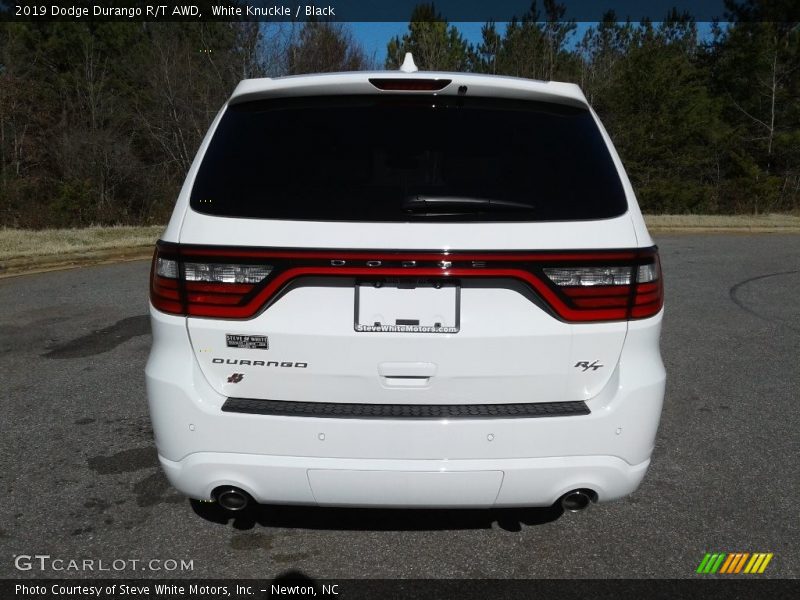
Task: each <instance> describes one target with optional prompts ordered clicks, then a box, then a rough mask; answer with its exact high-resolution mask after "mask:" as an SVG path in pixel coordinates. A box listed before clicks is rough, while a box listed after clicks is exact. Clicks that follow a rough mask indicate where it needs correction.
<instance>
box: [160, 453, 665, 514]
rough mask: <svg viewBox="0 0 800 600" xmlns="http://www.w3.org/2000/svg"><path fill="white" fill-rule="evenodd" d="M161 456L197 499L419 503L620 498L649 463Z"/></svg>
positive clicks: (177, 482) (171, 475)
mask: <svg viewBox="0 0 800 600" xmlns="http://www.w3.org/2000/svg"><path fill="white" fill-rule="evenodd" d="M160 460H161V466H162V467H163V469H164V472H165V473H166V475H167V478H168V479H169V481H170V483H171V484H172V485H173V486H174V487H175V488H176V489H178V490H179V491H181V492H182V493H184V494H186V495H187V496H191V497H194V498H201V499H207V498H209V497H210V495H211V492H212V491H213V490H214V488H216V487H217V486H221V485H225V484H228V485H231V484H233V485H236V486H237V487H240V488H242V489H243V490H245V491H246V492H248V493H249V494H250V495H251V496H252V497H253V498H254V499H255V500H257V501H258V502H262V503H271V504H310V505H315V504H316V505H320V506H374V507H378V506H380V507H417V508H423V507H437V508H448V507H449V508H467V507H471V508H480V507H483V508H489V507H509V506H549V505H551V504H552V503H553V502H555V500H556V499H558V498H559V497H560V496H561V495H562V494H564V493H566V492H568V491H570V490H573V489H576V488H588V489H592V490H594V491H595V492H597V495H598V497H599V498H600V499H602V500H615V499H617V498H621V497H623V496H626V495H627V494H630V493H631V492H633V491H634V490H635V489H636V488H637V486H638V485H639V482H641V480H642V478H643V477H644V474H645V472H646V471H647V467H648V465H649V463H650V461H649V460H646V461H644V462H642V463H640V464H638V465H629V464H628V463H626V462H625V461H624V460H622V459H620V458H616V457H614V456H566V457H550V458H516V459H490V460H377V459H345V458H335V459H329V458H316V457H297V456H264V455H258V454H227V453H217V452H198V453H195V454H191V455H189V456H187V457H186V458H184V459H183V460H181V461H178V462H173V461H171V460H167V459H165V458H164V457H160Z"/></svg>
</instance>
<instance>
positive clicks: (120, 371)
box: [0, 234, 800, 578]
mask: <svg viewBox="0 0 800 600" xmlns="http://www.w3.org/2000/svg"><path fill="white" fill-rule="evenodd" d="M657 242H658V244H659V246H660V248H661V257H662V263H663V270H664V277H665V282H666V303H667V304H666V306H667V308H666V315H665V320H664V329H663V336H662V344H661V346H662V353H663V357H664V362H665V364H666V368H667V373H668V383H667V397H666V402H665V408H664V413H663V418H662V422H661V427H660V430H659V434H658V440H657V445H656V450H655V453H654V456H653V461H652V464H651V467H650V470H649V472H648V474H647V476H646V478H645V480H644V482H643V484H642V486H641V487H640V488H639V490H638V491H637V492H636V493H634V494H633V495H632V496H630V497H629V498H627V499H625V500H621V501H617V502H613V503H609V504H601V505H595V506H592V507H591V508H590V509H589V510H587V511H584V512H582V513H578V514H564V515H561V514H559V511H554V510H548V509H539V510H503V511H499V510H497V511H430V510H425V511H420V510H417V511H411V510H408V511H402V510H366V509H359V510H356V509H353V510H351V509H320V508H313V507H273V506H269V507H261V508H260V509H259V510H257V511H253V512H250V513H248V514H247V515H245V516H243V517H241V518H237V519H228V518H226V517H225V516H224V515H222V514H220V513H218V512H217V511H215V510H214V509H213V508H212V507H209V506H207V505H201V504H198V503H192V502H189V501H188V500H187V499H185V498H183V497H182V496H181V495H180V494H178V493H177V492H176V491H174V490H173V489H172V488H170V486H169V484H168V483H167V481H166V479H165V478H164V476H163V475H162V474H161V471H160V470H159V468H158V464H157V458H156V453H155V449H154V445H153V439H152V429H151V426H150V421H149V417H148V413H147V403H146V399H145V390H144V373H143V370H144V364H145V361H146V359H147V354H148V351H149V346H150V327H149V321H148V318H147V316H146V314H147V286H148V281H147V279H148V270H149V262H147V261H138V262H129V263H123V264H117V265H110V266H96V267H87V268H82V269H74V270H69V271H57V272H51V273H43V274H38V275H28V276H22V277H15V278H10V279H5V280H1V281H0V307H2V311H0V381H1V382H2V390H3V391H2V394H0V402H1V404H0V409H1V410H2V418H0V490H2V496H3V502H2V503H0V577H14V578H16V577H33V576H35V577H83V578H85V577H93V576H97V577H108V576H109V575H119V576H124V577H141V576H155V577H161V576H172V577H204V578H205V577H226V578H267V577H274V576H275V575H277V574H280V573H283V572H286V571H288V570H297V571H301V572H303V573H305V574H307V575H309V576H310V577H315V578H316V577H320V578H321V577H335V578H361V577H373V578H381V577H386V578H395V577H404V578H417V577H419V578H423V577H425V578H427V577H433V578H453V577H465V578H510V577H515V578H527V577H600V578H605V577H615V578H618V577H677V578H682V577H696V575H694V571H695V569H696V568H697V565H698V563H699V562H700V560H701V559H702V557H703V555H704V554H705V553H706V552H712V551H721V552H733V551H742V552H773V553H774V558H773V560H772V562H771V563H770V565H769V567H768V569H767V571H766V572H765V574H764V575H763V576H764V577H767V576H769V577H793V578H796V577H798V576H800V532H799V531H798V526H799V525H800V521H799V520H798V516H799V515H800V511H798V497H799V496H800V460H799V459H800V433H799V432H800V417H799V416H798V415H799V414H800V411H799V410H798V405H799V404H800V236H797V235H744V234H741V235H722V234H712V235H704V236H698V235H673V236H661V237H659V238H658V239H657ZM35 554H40V555H42V554H44V555H49V556H50V557H51V559H63V560H65V561H69V560H72V559H86V558H88V559H92V560H95V561H96V562H95V563H93V566H94V569H87V570H84V569H80V570H65V571H54V570H52V569H50V568H48V569H45V570H44V571H42V570H40V569H38V567H37V565H34V567H33V568H32V569H30V570H22V571H21V570H18V568H17V566H18V563H19V561H15V556H19V555H21V556H25V555H35ZM120 559H123V560H126V561H129V562H128V564H129V565H131V564H134V563H131V562H130V561H141V562H138V563H135V564H136V567H135V568H128V567H127V566H126V567H125V568H123V569H122V570H120V571H116V570H112V571H111V572H107V571H106V572H100V571H98V570H97V568H98V567H99V564H100V563H99V561H103V564H104V565H105V566H106V567H108V566H109V565H111V564H112V561H114V560H120ZM151 560H160V561H162V562H161V563H152V564H150V566H152V567H154V568H156V567H159V566H161V570H157V571H142V570H141V569H142V566H143V565H148V564H149V561H151ZM170 560H174V561H176V563H177V564H178V565H180V563H181V561H184V563H188V562H189V561H191V568H189V566H188V565H187V566H186V568H185V569H184V570H181V568H180V567H179V566H178V567H177V568H176V569H175V570H170V571H168V570H167V568H172V567H173V566H175V565H173V563H172V562H168V561H170ZM65 564H68V563H65ZM116 564H117V565H120V564H121V563H119V562H118V563H116ZM22 565H23V566H24V565H25V562H24V561H23V563H22ZM144 568H145V569H148V568H149V567H148V566H145V567H144Z"/></svg>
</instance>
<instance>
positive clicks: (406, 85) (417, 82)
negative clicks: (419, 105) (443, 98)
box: [369, 77, 453, 92]
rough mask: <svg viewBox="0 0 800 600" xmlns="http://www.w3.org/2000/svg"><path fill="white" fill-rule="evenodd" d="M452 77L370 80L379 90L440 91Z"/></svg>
mask: <svg viewBox="0 0 800 600" xmlns="http://www.w3.org/2000/svg"><path fill="white" fill-rule="evenodd" d="M452 81H453V80H452V79H408V78H405V77H396V78H391V79H388V78H375V77H372V78H370V80H369V82H370V83H371V84H372V85H374V86H375V87H376V88H378V89H379V90H385V91H402V92H438V91H439V90H443V89H444V88H446V87H447V86H448V85H450V83H451V82H452Z"/></svg>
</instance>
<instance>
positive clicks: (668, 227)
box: [644, 214, 800, 232]
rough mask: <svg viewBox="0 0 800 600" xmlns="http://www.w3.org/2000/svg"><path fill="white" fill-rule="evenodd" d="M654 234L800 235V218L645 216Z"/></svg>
mask: <svg viewBox="0 0 800 600" xmlns="http://www.w3.org/2000/svg"><path fill="white" fill-rule="evenodd" d="M644 219H645V221H646V222H647V227H648V228H649V229H651V230H653V231H722V232H724V231H753V232H761V231H763V232H800V216H798V215H786V214H779V215H776V214H772V215H645V217H644Z"/></svg>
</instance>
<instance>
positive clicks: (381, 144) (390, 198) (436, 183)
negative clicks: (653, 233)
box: [191, 95, 627, 222]
mask: <svg viewBox="0 0 800 600" xmlns="http://www.w3.org/2000/svg"><path fill="white" fill-rule="evenodd" d="M191 206H192V208H193V209H194V210H196V211H199V212H202V213H207V214H212V215H220V216H228V217H250V218H265V219H291V220H315V221H395V222H397V221H438V222H442V221H444V222H463V221H549V220H559V221H561V220H584V219H602V218H609V217H614V216H618V215H621V214H623V213H624V212H625V211H626V210H627V203H626V200H625V194H624V191H623V188H622V185H621V183H620V180H619V176H618V174H617V171H616V168H615V167H614V164H613V162H612V159H611V156H610V155H609V152H608V149H607V148H606V145H605V143H604V141H603V138H602V136H601V134H600V131H599V130H598V128H597V126H596V124H595V123H594V120H593V119H592V116H591V114H590V113H589V111H588V110H585V109H581V108H573V107H568V106H563V105H558V104H552V103H541V102H529V101H510V100H499V99H486V98H463V97H441V96H432V95H424V96H420V95H417V96H409V95H381V96H377V95H376V96H357V97H350V96H334V97H330V96H327V97H317V98H296V99H280V100H260V101H251V102H245V103H241V104H235V105H232V106H229V107H228V109H227V111H226V112H225V114H224V116H223V117H222V120H221V121H220V123H219V126H218V128H217V131H216V133H215V134H214V137H213V139H212V140H211V143H210V145H209V147H208V150H207V152H206V154H205V156H204V158H203V161H202V164H201V165H200V169H199V172H198V174H197V177H196V179H195V182H194V187H193V189H192V194H191Z"/></svg>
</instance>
